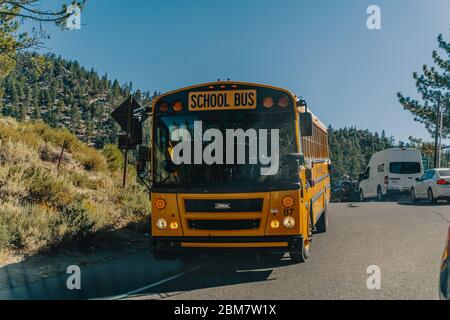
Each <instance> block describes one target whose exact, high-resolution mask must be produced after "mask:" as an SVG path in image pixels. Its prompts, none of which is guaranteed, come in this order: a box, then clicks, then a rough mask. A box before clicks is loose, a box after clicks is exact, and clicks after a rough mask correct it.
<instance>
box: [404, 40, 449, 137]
mask: <svg viewBox="0 0 450 320" xmlns="http://www.w3.org/2000/svg"><path fill="white" fill-rule="evenodd" d="M438 43H439V47H440V48H441V49H442V50H443V51H445V53H446V55H447V57H446V58H442V57H441V56H440V55H439V54H438V52H437V51H434V52H433V59H434V62H435V64H436V66H432V67H429V66H427V65H424V66H423V74H421V75H418V73H417V72H415V73H414V74H413V78H414V80H416V87H417V91H418V92H419V94H420V96H421V97H422V100H423V103H421V102H419V101H417V100H413V99H411V98H409V97H405V96H404V95H403V94H402V93H400V92H399V93H398V98H399V101H400V103H401V104H402V105H403V107H404V108H405V109H406V110H408V111H409V112H411V113H412V114H413V115H414V120H415V121H418V122H420V123H422V124H424V125H425V127H426V128H427V130H428V131H429V132H430V133H431V134H433V135H434V134H435V133H436V117H437V116H436V112H437V106H438V104H440V106H441V109H442V110H443V112H444V126H443V134H444V137H448V136H450V43H448V42H446V41H445V40H444V39H443V37H442V35H439V37H438ZM438 69H440V70H438Z"/></svg>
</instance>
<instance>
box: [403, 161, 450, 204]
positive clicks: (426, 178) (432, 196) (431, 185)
mask: <svg viewBox="0 0 450 320" xmlns="http://www.w3.org/2000/svg"><path fill="white" fill-rule="evenodd" d="M411 200H412V201H414V202H419V201H420V200H428V201H429V202H431V203H435V202H437V201H438V200H447V201H450V169H448V168H446V169H431V170H427V171H426V172H425V174H424V175H423V176H422V177H421V178H418V179H417V180H416V184H415V185H414V186H413V187H412V188H411Z"/></svg>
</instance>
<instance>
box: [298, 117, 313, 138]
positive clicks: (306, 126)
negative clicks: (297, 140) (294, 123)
mask: <svg viewBox="0 0 450 320" xmlns="http://www.w3.org/2000/svg"><path fill="white" fill-rule="evenodd" d="M300 133H301V135H302V137H311V136H312V135H313V121H312V114H311V113H309V112H303V113H300Z"/></svg>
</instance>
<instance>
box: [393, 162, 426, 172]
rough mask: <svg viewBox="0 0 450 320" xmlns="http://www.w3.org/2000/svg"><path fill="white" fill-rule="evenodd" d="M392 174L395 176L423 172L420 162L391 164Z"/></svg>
mask: <svg viewBox="0 0 450 320" xmlns="http://www.w3.org/2000/svg"><path fill="white" fill-rule="evenodd" d="M390 172H391V173H394V174H417V173H420V172H421V167H420V162H391V164H390Z"/></svg>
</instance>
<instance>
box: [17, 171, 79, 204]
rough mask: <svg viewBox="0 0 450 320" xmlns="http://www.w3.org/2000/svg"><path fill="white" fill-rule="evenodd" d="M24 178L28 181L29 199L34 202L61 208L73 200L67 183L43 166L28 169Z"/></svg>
mask: <svg viewBox="0 0 450 320" xmlns="http://www.w3.org/2000/svg"><path fill="white" fill-rule="evenodd" d="M23 178H24V179H25V180H26V181H27V191H28V196H27V199H26V200H28V201H29V202H31V203H32V204H46V205H50V206H52V207H54V208H61V207H64V206H66V205H67V204H68V203H70V202H72V201H73V198H74V197H73V196H72V195H71V194H70V190H69V188H68V186H67V185H66V183H65V182H64V181H63V180H62V179H58V178H56V177H55V176H54V175H53V174H50V173H49V172H48V171H45V170H44V169H42V168H36V167H32V168H29V169H28V170H26V171H25V172H24V174H23Z"/></svg>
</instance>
